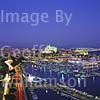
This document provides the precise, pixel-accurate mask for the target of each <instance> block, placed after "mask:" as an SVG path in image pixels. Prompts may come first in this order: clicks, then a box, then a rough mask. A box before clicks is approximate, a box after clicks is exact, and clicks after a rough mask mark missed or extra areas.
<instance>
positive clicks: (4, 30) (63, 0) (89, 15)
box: [0, 0, 100, 47]
mask: <svg viewBox="0 0 100 100" xmlns="http://www.w3.org/2000/svg"><path fill="white" fill-rule="evenodd" d="M0 10H4V11H5V12H18V13H19V14H21V13H22V12H28V13H29V14H30V13H33V12H38V13H42V12H47V13H48V14H49V23H42V22H41V21H40V22H39V25H37V26H31V25H30V23H16V22H14V23H11V22H9V23H1V22H0V46H3V45H11V46H12V47H32V46H33V45H34V44H39V45H40V44H51V45H55V46H58V47H100V0H0ZM56 10H63V11H64V12H66V13H67V14H69V13H70V12H72V19H71V21H70V24H69V25H68V26H66V25H65V21H64V22H63V23H56V22H55V14H56V13H55V12H56ZM0 17H1V16H0Z"/></svg>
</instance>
